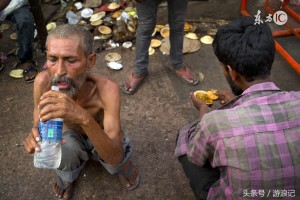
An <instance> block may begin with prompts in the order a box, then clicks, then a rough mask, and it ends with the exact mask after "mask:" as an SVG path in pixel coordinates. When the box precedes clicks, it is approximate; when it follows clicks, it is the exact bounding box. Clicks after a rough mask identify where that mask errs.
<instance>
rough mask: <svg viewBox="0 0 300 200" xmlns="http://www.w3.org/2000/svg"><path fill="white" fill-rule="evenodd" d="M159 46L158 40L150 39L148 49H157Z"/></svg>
mask: <svg viewBox="0 0 300 200" xmlns="http://www.w3.org/2000/svg"><path fill="white" fill-rule="evenodd" d="M160 45H161V41H160V40H158V39H152V40H151V43H150V47H152V48H156V47H159V46H160Z"/></svg>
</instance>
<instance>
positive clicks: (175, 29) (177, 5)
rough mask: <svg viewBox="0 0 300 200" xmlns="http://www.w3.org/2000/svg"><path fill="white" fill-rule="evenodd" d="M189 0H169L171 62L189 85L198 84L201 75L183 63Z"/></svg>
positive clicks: (178, 74)
mask: <svg viewBox="0 0 300 200" xmlns="http://www.w3.org/2000/svg"><path fill="white" fill-rule="evenodd" d="M187 6H188V0H168V22H169V25H170V45H171V48H170V62H171V65H172V66H173V67H174V69H175V72H176V75H177V76H178V77H179V78H180V79H181V80H183V81H184V82H185V83H187V84H189V85H197V84H198V83H199V77H198V76H197V75H196V74H195V73H193V72H191V71H190V69H189V68H188V67H186V66H184V65H183V52H182V50H183V38H184V22H185V18H186V12H187Z"/></svg>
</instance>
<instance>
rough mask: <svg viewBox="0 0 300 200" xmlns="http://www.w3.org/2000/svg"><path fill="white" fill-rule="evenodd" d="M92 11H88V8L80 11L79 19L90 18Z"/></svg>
mask: <svg viewBox="0 0 300 200" xmlns="http://www.w3.org/2000/svg"><path fill="white" fill-rule="evenodd" d="M93 12H94V11H93V10H92V9H90V8H84V9H83V10H82V11H81V17H83V18H86V19H87V18H90V17H91V16H92V14H93Z"/></svg>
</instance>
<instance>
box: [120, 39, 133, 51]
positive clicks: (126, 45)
mask: <svg viewBox="0 0 300 200" xmlns="http://www.w3.org/2000/svg"><path fill="white" fill-rule="evenodd" d="M122 46H123V47H124V48H125V49H128V48H130V47H132V42H130V41H126V42H124V43H123V44H122Z"/></svg>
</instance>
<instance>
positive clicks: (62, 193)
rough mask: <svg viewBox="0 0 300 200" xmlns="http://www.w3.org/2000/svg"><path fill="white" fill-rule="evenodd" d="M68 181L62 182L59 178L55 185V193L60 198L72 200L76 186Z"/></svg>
mask: <svg viewBox="0 0 300 200" xmlns="http://www.w3.org/2000/svg"><path fill="white" fill-rule="evenodd" d="M74 183H75V182H73V183H69V182H68V181H65V180H62V179H60V178H59V177H57V178H56V183H55V184H54V193H55V196H56V197H58V198H63V199H71V197H72V195H73V191H74V186H75V184H74Z"/></svg>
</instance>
